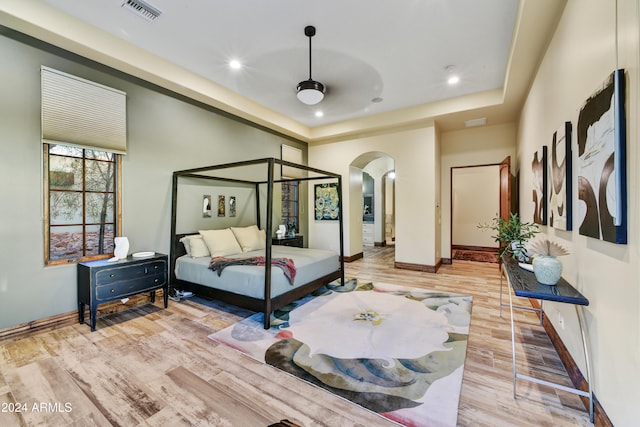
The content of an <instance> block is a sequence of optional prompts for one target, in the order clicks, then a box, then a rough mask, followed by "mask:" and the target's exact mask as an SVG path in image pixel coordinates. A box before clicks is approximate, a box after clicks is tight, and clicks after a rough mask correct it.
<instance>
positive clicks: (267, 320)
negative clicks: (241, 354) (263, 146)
mask: <svg viewBox="0 0 640 427" xmlns="http://www.w3.org/2000/svg"><path fill="white" fill-rule="evenodd" d="M267 169H268V175H269V176H268V177H267V217H266V218H265V219H266V230H265V232H266V233H265V234H266V239H267V241H266V242H265V251H264V255H265V266H264V328H265V329H269V327H270V326H271V230H273V169H274V159H273V158H269V162H268V166H267Z"/></svg>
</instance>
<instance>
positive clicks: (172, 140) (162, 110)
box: [0, 27, 307, 329]
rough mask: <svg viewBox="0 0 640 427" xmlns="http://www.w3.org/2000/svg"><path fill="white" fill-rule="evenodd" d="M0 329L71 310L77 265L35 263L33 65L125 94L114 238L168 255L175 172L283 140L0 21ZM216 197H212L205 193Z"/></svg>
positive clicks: (38, 178)
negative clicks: (118, 233) (124, 150)
mask: <svg viewBox="0 0 640 427" xmlns="http://www.w3.org/2000/svg"><path fill="white" fill-rule="evenodd" d="M0 58H3V60H2V66H0V81H2V82H3V83H2V85H0V149H1V155H0V181H1V182H2V185H1V186H0V241H1V242H2V245H1V246H0V329H2V328H6V327H10V326H13V325H17V324H21V323H24V322H29V321H33V320H37V319H41V318H44V317H48V316H52V315H56V314H60V313H65V312H69V311H73V310H75V309H76V307H77V298H76V265H75V264H71V265H63V266H54V267H45V266H44V256H43V246H44V244H43V233H44V231H43V202H42V191H43V188H42V152H41V151H42V150H41V147H42V146H41V139H40V132H41V131H40V66H41V65H45V66H48V67H52V68H55V69H58V70H61V71H64V72H67V73H70V74H73V75H77V76H80V77H83V78H86V79H89V80H92V81H95V82H98V83H101V84H104V85H107V86H111V87H114V88H116V89H120V90H123V91H125V92H126V93H127V121H128V125H127V128H128V154H127V155H126V156H124V157H123V162H122V183H123V185H122V187H123V188H122V218H123V220H122V225H123V230H122V235H125V236H127V237H128V238H129V241H130V244H131V248H130V251H131V252H136V251H142V250H151V251H156V252H163V253H168V251H169V247H170V218H171V178H172V172H173V171H175V170H182V169H189V168H194V167H200V166H208V165H214V164H219V163H226V162H232V161H239V160H247V159H253V158H262V157H276V158H279V157H280V145H281V144H282V143H286V144H288V145H292V146H294V147H297V148H300V149H302V150H303V155H304V158H305V159H306V156H307V147H306V144H303V143H300V142H298V141H291V140H287V139H286V138H285V137H283V136H280V135H275V134H272V133H270V132H267V131H265V130H262V129H258V128H255V127H252V126H249V125H248V124H246V123H243V122H241V121H237V120H234V119H233V118H229V117H226V116H224V115H221V114H219V113H217V112H215V111H212V110H211V109H209V108H206V107H204V106H201V105H197V104H196V103H192V102H190V101H188V100H185V99H182V98H180V97H175V96H173V95H172V94H170V93H167V92H166V91H164V90H162V89H159V88H156V87H153V86H151V85H148V84H146V83H144V82H142V81H139V80H136V79H133V78H130V77H129V76H126V75H124V74H122V73H119V72H117V71H114V70H111V69H109V68H107V67H103V66H100V65H98V64H95V63H92V62H90V61H87V60H84V59H82V58H79V57H76V56H74V55H71V54H69V53H67V52H64V51H62V50H60V49H57V48H53V47H51V46H48V45H45V44H43V43H40V42H38V41H35V40H33V39H30V38H27V37H25V36H23V35H21V34H16V33H14V32H11V31H9V30H7V29H4V28H1V27H0ZM213 196H214V197H217V195H213Z"/></svg>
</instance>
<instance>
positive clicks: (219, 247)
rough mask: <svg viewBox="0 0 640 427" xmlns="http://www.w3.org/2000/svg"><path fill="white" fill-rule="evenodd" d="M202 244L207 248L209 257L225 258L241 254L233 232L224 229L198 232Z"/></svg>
mask: <svg viewBox="0 0 640 427" xmlns="http://www.w3.org/2000/svg"><path fill="white" fill-rule="evenodd" d="M198 233H200V235H202V238H203V239H204V243H205V244H206V245H207V248H209V252H210V253H211V256H227V255H233V254H239V253H242V248H241V247H240V245H239V244H238V241H237V240H236V238H235V236H234V235H233V232H232V231H231V230H230V229H228V228H224V229H222V230H198Z"/></svg>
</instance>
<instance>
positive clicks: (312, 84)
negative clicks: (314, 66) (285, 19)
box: [296, 25, 325, 105]
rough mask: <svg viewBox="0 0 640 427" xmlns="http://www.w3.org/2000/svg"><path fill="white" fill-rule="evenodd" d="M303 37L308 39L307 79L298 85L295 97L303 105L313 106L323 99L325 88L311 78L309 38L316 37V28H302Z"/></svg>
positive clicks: (310, 26) (311, 26)
mask: <svg viewBox="0 0 640 427" xmlns="http://www.w3.org/2000/svg"><path fill="white" fill-rule="evenodd" d="M304 35H305V36H307V37H309V79H307V80H303V81H301V82H300V83H298V86H297V88H296V90H297V97H298V99H299V100H300V102H302V103H303V104H307V105H315V104H317V103H318V102H320V101H322V100H323V99H324V92H325V87H324V85H323V84H322V83H320V82H317V81H315V80H313V78H312V77H311V38H312V37H313V36H315V35H316V27H314V26H313V25H308V26H306V27H305V28H304Z"/></svg>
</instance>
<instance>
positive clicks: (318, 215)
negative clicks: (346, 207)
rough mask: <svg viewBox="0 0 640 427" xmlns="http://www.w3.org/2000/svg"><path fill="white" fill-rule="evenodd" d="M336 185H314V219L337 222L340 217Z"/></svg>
mask: <svg viewBox="0 0 640 427" xmlns="http://www.w3.org/2000/svg"><path fill="white" fill-rule="evenodd" d="M338 200H339V196H338V184H316V185H315V219H316V221H322V220H337V219H338V216H339V215H340V209H339V207H338Z"/></svg>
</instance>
